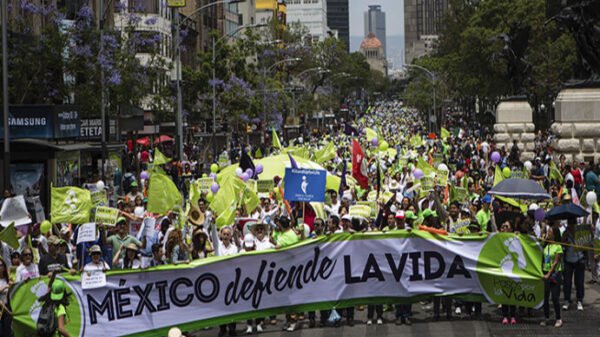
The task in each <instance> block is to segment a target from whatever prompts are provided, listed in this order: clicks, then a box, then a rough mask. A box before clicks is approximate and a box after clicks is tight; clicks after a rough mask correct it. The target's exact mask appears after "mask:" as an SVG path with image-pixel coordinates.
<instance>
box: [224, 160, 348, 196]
mask: <svg viewBox="0 0 600 337" xmlns="http://www.w3.org/2000/svg"><path fill="white" fill-rule="evenodd" d="M294 160H295V161H296V163H298V166H299V167H300V168H308V169H317V170H325V169H324V168H323V166H321V165H319V164H317V163H315V162H313V161H310V160H308V159H305V158H301V157H294ZM253 162H254V165H255V166H256V165H258V164H262V166H263V172H262V173H261V174H260V175H259V176H258V179H259V180H273V178H275V176H279V177H280V178H283V176H284V175H285V168H286V167H292V165H291V164H290V158H289V156H288V155H287V154H280V155H276V156H270V157H266V158H262V159H257V160H254V161H253ZM237 167H238V164H234V165H230V166H227V167H226V168H224V169H223V170H222V171H221V172H220V173H219V178H218V179H219V181H220V180H221V178H222V177H224V176H226V175H235V169H236V168H237ZM346 179H348V175H347V176H346ZM340 182H341V178H340V177H338V176H335V175H333V174H331V173H329V172H327V182H326V185H325V189H326V190H334V191H339V189H340Z"/></svg>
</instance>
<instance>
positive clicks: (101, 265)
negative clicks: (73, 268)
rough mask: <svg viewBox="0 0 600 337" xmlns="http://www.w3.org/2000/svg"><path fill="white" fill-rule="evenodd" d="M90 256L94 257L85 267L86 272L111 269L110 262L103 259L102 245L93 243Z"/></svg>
mask: <svg viewBox="0 0 600 337" xmlns="http://www.w3.org/2000/svg"><path fill="white" fill-rule="evenodd" d="M90 256H91V257H92V261H91V262H90V263H88V264H86V265H85V266H84V267H83V271H85V272H94V271H102V272H104V271H107V270H110V267H109V266H108V263H106V262H105V261H104V260H102V249H100V246H98V245H93V246H92V247H90Z"/></svg>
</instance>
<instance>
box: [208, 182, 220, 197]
mask: <svg viewBox="0 0 600 337" xmlns="http://www.w3.org/2000/svg"><path fill="white" fill-rule="evenodd" d="M210 191H211V192H213V194H216V193H217V192H218V191H219V184H217V183H212V185H210Z"/></svg>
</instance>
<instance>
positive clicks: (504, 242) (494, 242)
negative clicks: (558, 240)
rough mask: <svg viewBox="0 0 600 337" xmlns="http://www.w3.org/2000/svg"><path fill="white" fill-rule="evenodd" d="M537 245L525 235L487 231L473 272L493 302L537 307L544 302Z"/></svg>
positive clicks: (539, 251) (485, 293) (540, 258)
mask: <svg viewBox="0 0 600 337" xmlns="http://www.w3.org/2000/svg"><path fill="white" fill-rule="evenodd" d="M541 261H542V255H541V249H540V247H539V246H538V245H537V243H536V242H535V241H533V240H532V239H531V238H529V237H527V236H521V235H519V236H517V235H514V234H512V233H496V234H492V235H490V236H489V237H488V238H487V240H486V242H485V244H484V245H483V248H482V249H481V252H480V253H479V259H478V260H477V269H476V270H477V275H478V277H479V283H480V284H481V288H482V290H483V293H484V295H485V296H486V298H487V299H488V300H489V301H491V302H493V303H501V304H508V305H522V306H528V307H532V306H535V307H539V306H541V305H542V304H543V302H544V282H543V279H542V277H543V275H542V268H541V265H542V264H541Z"/></svg>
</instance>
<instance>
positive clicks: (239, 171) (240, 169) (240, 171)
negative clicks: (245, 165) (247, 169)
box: [235, 167, 244, 177]
mask: <svg viewBox="0 0 600 337" xmlns="http://www.w3.org/2000/svg"><path fill="white" fill-rule="evenodd" d="M243 173H244V171H242V168H241V167H238V168H236V169H235V175H236V176H238V177H241V176H242V174H243Z"/></svg>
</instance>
